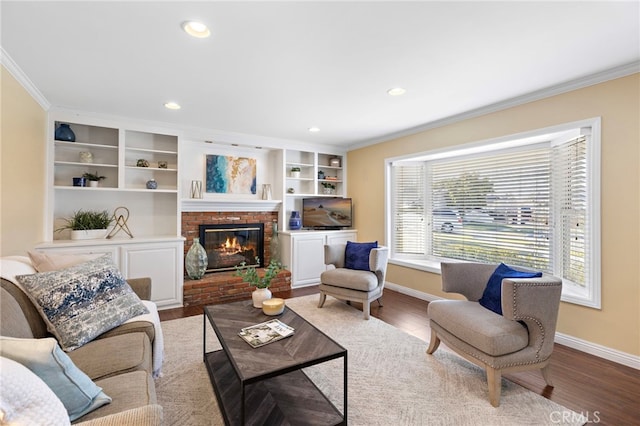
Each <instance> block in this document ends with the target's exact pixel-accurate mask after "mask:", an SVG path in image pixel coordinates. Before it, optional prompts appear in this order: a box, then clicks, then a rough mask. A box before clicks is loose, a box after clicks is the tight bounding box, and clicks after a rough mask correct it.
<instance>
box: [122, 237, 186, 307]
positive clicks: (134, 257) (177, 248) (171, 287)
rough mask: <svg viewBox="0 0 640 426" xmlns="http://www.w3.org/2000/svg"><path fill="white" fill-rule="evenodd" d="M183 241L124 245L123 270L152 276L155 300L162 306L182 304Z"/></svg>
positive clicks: (127, 274)
mask: <svg viewBox="0 0 640 426" xmlns="http://www.w3.org/2000/svg"><path fill="white" fill-rule="evenodd" d="M182 250H183V249H182V243H151V244H136V245H131V246H125V247H123V248H122V265H121V267H120V268H121V270H122V273H123V274H124V275H125V276H126V277H127V278H141V277H150V278H151V282H152V286H151V300H152V301H154V302H155V303H156V304H157V305H158V307H163V308H170V307H179V306H182V279H183V277H182V261H181V260H182Z"/></svg>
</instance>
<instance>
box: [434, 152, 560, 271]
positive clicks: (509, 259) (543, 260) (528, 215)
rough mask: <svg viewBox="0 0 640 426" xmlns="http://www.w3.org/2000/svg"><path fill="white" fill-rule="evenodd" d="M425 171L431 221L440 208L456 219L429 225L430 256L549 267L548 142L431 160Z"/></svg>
mask: <svg viewBox="0 0 640 426" xmlns="http://www.w3.org/2000/svg"><path fill="white" fill-rule="evenodd" d="M427 170H428V172H427V175H428V179H429V186H430V188H431V202H430V205H429V211H430V212H431V213H432V216H431V221H432V224H436V225H437V224H438V223H439V222H440V221H441V220H440V219H439V217H438V215H440V214H443V213H442V212H448V214H451V212H454V213H455V214H456V216H457V219H458V222H459V224H458V225H455V226H453V227H452V228H451V229H439V228H438V227H437V226H436V227H433V226H432V229H433V233H432V235H431V237H432V238H431V254H432V255H434V256H437V257H441V258H453V259H461V260H468V261H482V262H496V263H499V262H505V263H510V264H514V265H521V266H526V267H531V268H535V269H537V270H543V271H551V269H552V265H551V262H550V247H551V246H550V242H551V238H552V232H551V217H550V203H549V201H550V190H551V160H550V150H549V148H548V147H536V148H529V149H525V150H522V149H520V150H517V151H513V150H512V151H511V152H501V153H495V152H493V153H485V154H482V155H476V156H473V157H471V158H456V159H453V160H451V159H449V160H444V161H439V162H433V163H431V164H430V165H429V166H428V169H427Z"/></svg>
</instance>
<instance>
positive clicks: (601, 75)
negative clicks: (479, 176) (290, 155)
mask: <svg viewBox="0 0 640 426" xmlns="http://www.w3.org/2000/svg"><path fill="white" fill-rule="evenodd" d="M638 72H640V61H635V62H631V63H629V64H625V65H621V66H619V67H615V68H611V69H608V70H605V71H601V72H598V73H595V74H590V75H588V76H584V77H581V78H577V79H575V80H570V81H567V82H564V83H560V84H556V85H554V86H550V87H547V88H544V89H540V90H536V91H535V92H531V93H527V94H525V95H522V96H517V97H515V98H510V99H507V100H504V101H501V102H496V103H494V104H491V105H487V106H484V107H480V108H476V109H472V110H469V111H466V112H463V113H460V114H456V115H452V116H449V117H445V118H442V119H439V120H435V121H431V122H429V123H425V124H422V125H420V126H416V127H412V128H410V129H406V130H401V131H399V132H394V133H389V134H387V135H385V136H381V137H378V138H374V139H369V140H366V141H362V142H358V143H355V144H352V145H349V146H348V147H347V151H353V150H355V149H358V148H364V147H366V146H370V145H375V144H377V143H381V142H387V141H390V140H392V139H398V138H401V137H404V136H410V135H415V134H416V133H420V132H424V131H426V130H431V129H435V128H438V127H443V126H448V125H450V124H455V123H458V122H460V121H464V120H468V119H471V118H476V117H480V116H482V115H486V114H491V113H494V112H498V111H502V110H505V109H509V108H513V107H516V106H519V105H524V104H528V103H530V102H534V101H538V100H541V99H545V98H550V97H552V96H556V95H560V94H562V93H567V92H571V91H573V90H578V89H583V88H585V87H589V86H594V85H596V84H600V83H604V82H606V81H610V80H615V79H616V78H622V77H626V76H628V75H632V74H636V73H638Z"/></svg>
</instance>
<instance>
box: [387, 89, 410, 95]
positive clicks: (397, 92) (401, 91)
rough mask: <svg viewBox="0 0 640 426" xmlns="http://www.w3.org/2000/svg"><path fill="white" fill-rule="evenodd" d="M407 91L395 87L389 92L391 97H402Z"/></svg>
mask: <svg viewBox="0 0 640 426" xmlns="http://www.w3.org/2000/svg"><path fill="white" fill-rule="evenodd" d="M406 92H407V91H406V90H405V89H403V88H402V87H394V88H393V89H389V90H387V93H388V94H389V96H400V95H404V94H405V93H406Z"/></svg>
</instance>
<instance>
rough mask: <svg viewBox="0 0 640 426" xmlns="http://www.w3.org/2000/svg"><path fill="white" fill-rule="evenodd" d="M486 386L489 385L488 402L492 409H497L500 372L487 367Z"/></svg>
mask: <svg viewBox="0 0 640 426" xmlns="http://www.w3.org/2000/svg"><path fill="white" fill-rule="evenodd" d="M487 384H488V385H489V402H490V403H491V405H493V406H494V407H499V406H500V391H501V386H502V374H501V373H500V370H496V369H495V368H491V367H487Z"/></svg>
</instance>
